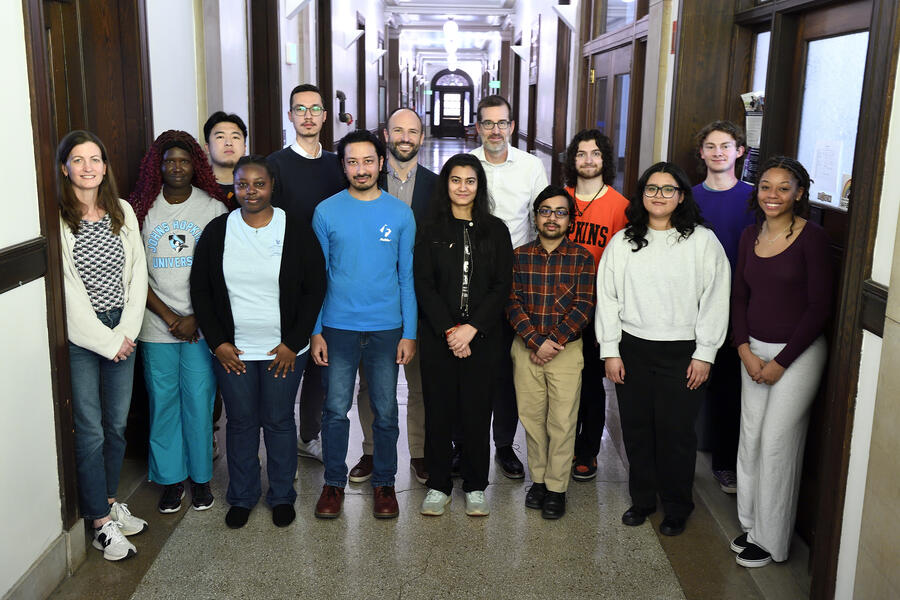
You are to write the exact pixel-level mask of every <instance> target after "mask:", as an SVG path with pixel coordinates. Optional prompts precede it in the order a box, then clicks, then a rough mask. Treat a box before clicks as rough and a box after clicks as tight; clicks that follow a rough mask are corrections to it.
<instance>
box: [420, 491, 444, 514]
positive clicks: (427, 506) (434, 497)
mask: <svg viewBox="0 0 900 600" xmlns="http://www.w3.org/2000/svg"><path fill="white" fill-rule="evenodd" d="M448 504H450V496H448V495H447V494H445V493H444V492H442V491H440V490H432V489H431V488H429V489H428V493H427V494H425V499H424V500H422V509H421V510H420V511H419V512H420V513H422V514H423V515H431V516H433V517H439V516H441V515H442V514H444V507H445V506H447V505H448Z"/></svg>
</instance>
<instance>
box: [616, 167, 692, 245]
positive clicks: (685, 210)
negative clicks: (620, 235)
mask: <svg viewBox="0 0 900 600" xmlns="http://www.w3.org/2000/svg"><path fill="white" fill-rule="evenodd" d="M654 173H668V174H669V175H671V176H672V178H673V179H675V183H677V184H678V188H679V191H680V192H681V195H682V200H681V203H680V204H679V205H678V206H676V207H675V212H673V213H672V217H671V220H672V226H673V227H674V228H675V229H676V230H677V231H678V233H679V234H680V235H679V238H678V239H679V240H685V239H687V238H689V237H691V234H692V233H694V228H695V227H697V225H703V224H704V220H703V217H701V216H700V207H699V206H697V203H696V202H695V201H694V193H693V192H692V191H691V182H690V180H689V179H688V176H687V175H686V174H685V172H684V171H683V170H682V169H681V167H679V166H678V165H676V164H675V163H670V162H658V163H656V164H655V165H653V166H652V167H650V168H649V169H647V170H646V171H644V174H643V175H641V178H640V179H638V183H637V188H636V189H635V192H634V194H632V196H631V200H630V202H629V204H628V207H627V208H626V209H625V217H626V218H627V219H628V225H626V226H625V238H626V239H627V240H628V241H629V242H631V243H632V244H633V245H634V248H633V249H632V252H637V251H638V250H640V249H641V248H643V247H645V246H646V245H647V244H648V243H649V242H648V241H647V227H648V224H649V223H650V213H648V212H647V209H646V208H645V207H644V186H646V185H647V181H648V180H649V179H650V176H651V175H653V174H654Z"/></svg>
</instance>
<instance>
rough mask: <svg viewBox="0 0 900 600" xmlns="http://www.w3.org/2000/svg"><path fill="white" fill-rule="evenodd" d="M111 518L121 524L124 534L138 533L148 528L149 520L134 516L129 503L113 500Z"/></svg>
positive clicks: (110, 506)
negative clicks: (129, 508)
mask: <svg viewBox="0 0 900 600" xmlns="http://www.w3.org/2000/svg"><path fill="white" fill-rule="evenodd" d="M109 518H110V519H112V520H113V521H116V522H117V523H118V524H119V528H120V529H121V530H122V535H137V534H139V533H143V532H144V531H146V530H147V527H148V525H147V521H145V520H143V519H141V518H139V517H136V516H134V515H133V514H131V511H130V510H128V505H127V504H122V503H121V502H113V503H112V504H110V505H109Z"/></svg>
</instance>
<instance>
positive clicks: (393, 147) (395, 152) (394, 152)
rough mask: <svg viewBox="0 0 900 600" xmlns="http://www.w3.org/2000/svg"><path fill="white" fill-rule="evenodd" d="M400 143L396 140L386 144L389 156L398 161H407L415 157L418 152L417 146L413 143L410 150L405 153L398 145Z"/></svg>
mask: <svg viewBox="0 0 900 600" xmlns="http://www.w3.org/2000/svg"><path fill="white" fill-rule="evenodd" d="M399 145H400V144H399V143H398V142H394V143H392V144H388V151H390V153H391V156H393V157H394V158H396V159H397V160H398V161H400V162H408V161H410V160H412V159H413V158H415V156H416V155H417V154H418V153H419V146H416V145H415V144H413V147H412V150H410V151H409V152H407V153H405V154H404V153H403V151H402V150H400V148H399V147H398V146H399Z"/></svg>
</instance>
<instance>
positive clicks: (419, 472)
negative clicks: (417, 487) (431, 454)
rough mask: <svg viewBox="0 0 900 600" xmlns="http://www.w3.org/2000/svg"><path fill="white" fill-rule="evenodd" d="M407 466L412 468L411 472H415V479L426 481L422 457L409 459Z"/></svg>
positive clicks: (426, 476) (426, 475) (426, 474)
mask: <svg viewBox="0 0 900 600" xmlns="http://www.w3.org/2000/svg"><path fill="white" fill-rule="evenodd" d="M409 468H410V469H412V472H413V474H415V476H416V481H418V482H419V483H425V482H426V481H428V471H426V470H425V459H424V458H411V459H409Z"/></svg>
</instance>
